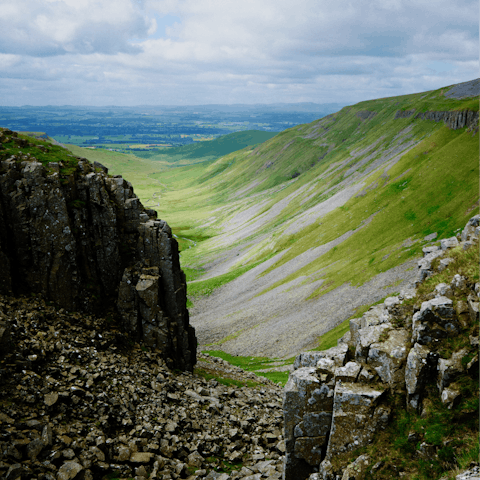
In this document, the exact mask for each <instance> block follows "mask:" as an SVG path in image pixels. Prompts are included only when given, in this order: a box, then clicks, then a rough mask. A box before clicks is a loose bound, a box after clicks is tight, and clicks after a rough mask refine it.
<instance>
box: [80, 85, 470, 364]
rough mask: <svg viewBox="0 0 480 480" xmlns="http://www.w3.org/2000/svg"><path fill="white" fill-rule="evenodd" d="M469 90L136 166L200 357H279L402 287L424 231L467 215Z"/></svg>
mask: <svg viewBox="0 0 480 480" xmlns="http://www.w3.org/2000/svg"><path fill="white" fill-rule="evenodd" d="M478 88H479V80H474V81H472V82H467V83H465V84H459V85H456V86H450V87H445V88H442V89H439V90H435V91H431V92H423V93H419V94H414V95H405V96H401V97H392V98H383V99H378V100H370V101H366V102H361V103H359V104H356V105H353V106H350V107H345V108H343V109H342V110H340V111H339V112H337V113H335V114H332V115H329V116H327V117H325V118H322V119H320V120H318V121H315V122H312V123H310V124H306V125H300V126H297V127H294V128H292V129H289V130H286V131H284V132H281V133H280V134H279V135H277V136H275V137H274V138H272V139H270V140H268V141H266V142H264V143H262V144H260V145H258V146H257V147H255V148H253V147H249V148H246V149H244V150H240V151H238V152H234V153H232V154H229V155H227V156H224V157H222V158H220V159H218V160H217V161H214V162H205V163H204V164H197V165H196V166H194V167H181V168H180V167H179V168H171V169H164V168H158V170H163V171H160V172H159V173H155V165H154V163H153V162H152V163H149V164H148V174H149V176H148V179H149V180H148V190H147V187H142V188H141V189H138V188H137V192H139V195H140V197H141V198H142V200H143V201H144V202H145V203H146V205H148V206H150V207H152V208H155V209H156V210H157V211H158V213H159V216H160V218H164V219H166V220H167V221H168V223H169V224H170V225H171V226H172V228H173V231H174V233H176V235H177V238H179V241H180V245H181V247H182V248H183V252H182V266H183V268H184V269H185V271H186V273H187V280H188V294H189V299H190V302H191V304H190V313H191V318H192V324H193V325H194V326H195V328H196V332H197V336H198V339H199V344H200V347H201V348H202V349H205V348H208V349H214V350H223V351H225V352H227V353H229V354H232V355H240V356H252V355H254V356H270V357H281V358H284V359H287V358H291V357H292V356H294V355H296V354H298V353H299V352H300V351H302V350H305V349H314V348H317V347H319V341H320V342H321V337H322V335H324V334H326V333H327V332H329V331H331V330H332V329H334V328H337V330H338V332H339V335H340V334H341V333H342V332H345V331H346V329H347V328H348V327H347V323H348V322H346V320H347V319H348V318H349V317H351V316H352V315H354V314H355V313H358V312H359V311H360V310H362V309H364V308H366V307H367V306H368V305H370V304H372V303H375V302H377V301H379V300H381V299H382V298H385V297H386V296H388V295H390V294H392V293H395V292H399V291H400V289H401V288H403V287H405V286H406V285H407V284H408V283H409V282H412V281H413V280H414V277H415V273H416V272H415V267H414V262H415V258H417V257H418V256H419V255H420V254H421V249H422V248H423V247H424V246H425V245H428V244H429V242H430V241H431V240H432V239H433V238H434V237H435V235H434V234H436V235H437V237H441V236H451V235H453V234H455V233H456V231H458V229H460V228H462V227H463V225H464V224H465V222H466V221H467V220H468V218H469V217H470V216H471V215H472V212H474V211H475V210H476V208H477V207H478V198H479V195H478V182H477V179H478V152H479V148H478V135H477V134H476V133H477V130H478V127H477V124H478V97H477V95H478ZM73 151H75V152H78V151H77V150H75V149H73ZM88 154H89V153H88V152H84V151H82V155H85V156H88ZM102 161H103V162H104V163H105V164H106V165H107V166H108V167H109V168H110V169H111V171H113V172H115V173H122V174H124V175H127V169H126V167H125V166H124V165H126V164H122V163H121V162H120V161H117V160H116V159H115V158H114V157H111V160H109V159H108V158H103V159H102ZM142 165H145V164H142V163H140V162H139V163H136V164H135V166H136V167H137V172H132V174H134V175H135V176H137V177H140V176H141V175H142V173H141V172H142V169H144V168H146V167H145V166H142ZM130 170H131V168H130ZM145 178H147V177H145V176H144V177H143V178H142V182H144V183H145V182H146V180H145ZM132 181H133V180H132ZM155 182H157V183H156V184H155ZM143 188H145V191H144V190H143Z"/></svg>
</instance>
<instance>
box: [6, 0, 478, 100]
mask: <svg viewBox="0 0 480 480" xmlns="http://www.w3.org/2000/svg"><path fill="white" fill-rule="evenodd" d="M0 52H1V53H2V54H1V55H0V66H1V67H2V68H1V69H0V71H1V73H0V93H1V92H5V90H6V89H7V88H10V89H13V90H14V91H15V92H17V93H16V94H15V93H14V92H10V93H9V95H7V97H8V98H16V102H15V103H17V104H22V103H32V99H31V98H30V97H28V95H31V96H32V97H33V96H34V95H35V94H37V98H38V92H39V91H41V89H42V85H43V88H44V90H45V91H44V92H43V94H42V95H41V98H42V99H47V98H48V102H47V103H57V104H63V103H80V104H88V102H90V101H95V102H98V103H99V104H127V103H128V104H142V103H169V104H175V103H222V102H225V103H230V102H244V103H251V102H262V101H264V102H275V101H286V102H295V101H317V102H353V101H359V100H361V99H364V98H375V97H383V96H388V95H399V94H403V93H411V92H413V91H421V90H426V89H430V88H437V87H441V86H443V85H446V84H451V83H455V82H458V81H465V80H469V79H472V78H474V77H476V76H478V5H477V3H476V2H472V1H469V0H450V1H447V0H433V1H432V0H429V1H426V0H416V1H413V0H357V1H355V2H353V1H339V2H331V1H327V0H300V1H299V2H292V1H291V0H243V1H242V2H238V1H232V0H102V1H98V0H17V1H16V2H15V3H13V2H9V3H8V4H7V5H5V6H2V8H1V9H0ZM442 65H443V67H442ZM440 73H441V74H440ZM24 88H27V90H22V89H24ZM15 95H17V97H15ZM7 97H5V96H4V97H3V98H7ZM300 98H301V100H300ZM37 103H38V102H37Z"/></svg>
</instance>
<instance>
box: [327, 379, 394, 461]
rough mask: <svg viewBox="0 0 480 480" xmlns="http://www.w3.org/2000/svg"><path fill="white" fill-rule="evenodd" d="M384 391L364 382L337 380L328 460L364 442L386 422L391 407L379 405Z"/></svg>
mask: <svg viewBox="0 0 480 480" xmlns="http://www.w3.org/2000/svg"><path fill="white" fill-rule="evenodd" d="M385 391H386V390H385V389H382V388H372V387H370V386H368V385H364V384H356V383H341V382H339V383H337V385H336V386H335V400H334V404H333V416H332V426H331V430H330V438H329V441H328V447H327V452H326V458H327V460H331V459H332V458H333V457H334V456H335V455H337V454H338V453H345V452H348V451H351V450H355V449H356V448H360V447H363V446H365V445H367V444H368V443H370V442H371V440H372V439H373V436H374V434H375V433H376V431H377V430H378V429H381V428H384V427H385V426H386V425H387V423H388V419H389V416H390V409H389V408H387V407H385V406H383V405H381V401H382V398H383V395H384V393H385Z"/></svg>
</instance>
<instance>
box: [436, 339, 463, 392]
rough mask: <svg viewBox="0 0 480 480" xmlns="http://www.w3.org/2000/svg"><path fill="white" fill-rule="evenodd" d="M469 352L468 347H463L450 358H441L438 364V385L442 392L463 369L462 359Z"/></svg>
mask: <svg viewBox="0 0 480 480" xmlns="http://www.w3.org/2000/svg"><path fill="white" fill-rule="evenodd" d="M467 354H468V349H467V348H462V350H459V351H458V352H455V353H453V354H452V356H451V357H450V358H449V359H444V358H440V359H439V360H438V365H437V386H438V390H439V391H440V393H441V392H442V391H443V389H444V388H446V387H448V386H449V385H450V384H451V383H452V382H453V381H454V380H455V379H456V378H457V377H458V376H459V375H460V374H461V373H462V372H463V371H464V369H463V365H462V359H463V357H465V355H467Z"/></svg>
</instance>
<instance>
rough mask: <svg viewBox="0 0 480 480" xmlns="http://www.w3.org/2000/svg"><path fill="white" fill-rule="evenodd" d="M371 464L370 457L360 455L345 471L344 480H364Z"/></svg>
mask: <svg viewBox="0 0 480 480" xmlns="http://www.w3.org/2000/svg"><path fill="white" fill-rule="evenodd" d="M369 464H370V457H369V456H368V455H360V456H359V457H358V458H356V459H355V461H353V462H352V463H351V464H350V465H348V467H347V468H346V469H345V470H344V472H343V475H342V480H363V479H364V478H365V474H366V473H367V467H368V465H369Z"/></svg>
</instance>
